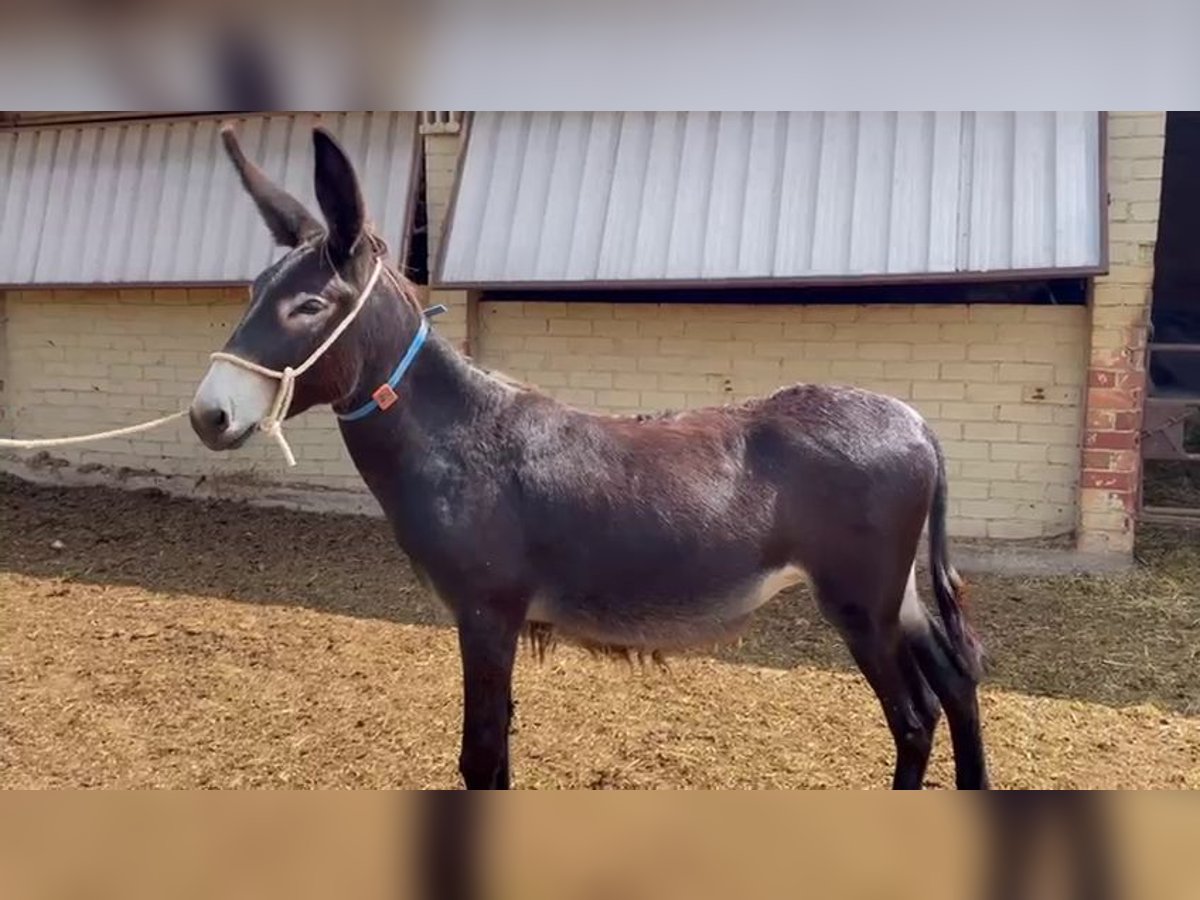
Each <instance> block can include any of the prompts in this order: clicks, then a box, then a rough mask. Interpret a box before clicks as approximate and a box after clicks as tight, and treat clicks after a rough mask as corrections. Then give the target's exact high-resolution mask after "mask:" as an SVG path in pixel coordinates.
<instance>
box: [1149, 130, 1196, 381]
mask: <svg viewBox="0 0 1200 900" xmlns="http://www.w3.org/2000/svg"><path fill="white" fill-rule="evenodd" d="M1198 250H1200V112H1171V113H1167V133H1166V146H1165V149H1164V152H1163V177H1162V197H1161V206H1160V209H1159V217H1158V239H1157V242H1156V244H1155V249H1154V294H1153V297H1154V299H1153V305H1152V306H1151V323H1152V327H1151V334H1150V341H1151V342H1152V343H1154V344H1175V345H1186V344H1191V345H1194V346H1196V347H1200V252H1198ZM1150 383H1151V391H1152V392H1153V393H1155V394H1158V395H1175V396H1192V397H1200V352H1182V351H1172V350H1166V349H1163V350H1155V349H1154V347H1151V348H1150Z"/></svg>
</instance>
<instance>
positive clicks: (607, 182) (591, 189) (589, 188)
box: [567, 113, 621, 281]
mask: <svg viewBox="0 0 1200 900" xmlns="http://www.w3.org/2000/svg"><path fill="white" fill-rule="evenodd" d="M620 139H621V115H620V114H619V113H595V114H593V117H592V123H591V129H590V130H589V132H588V147H587V152H586V154H585V155H584V161H583V175H582V181H581V184H580V188H579V201H578V209H579V218H578V220H577V222H576V224H575V225H574V226H573V227H572V228H571V244H570V251H569V253H568V255H567V278H568V280H571V281H583V280H587V279H592V278H595V277H596V276H597V273H598V272H599V266H600V248H601V247H602V246H603V243H604V225H605V221H606V219H607V215H606V210H607V208H608V198H609V195H610V193H611V192H612V181H613V177H614V175H615V172H616V167H617V152H618V149H619V147H620Z"/></svg>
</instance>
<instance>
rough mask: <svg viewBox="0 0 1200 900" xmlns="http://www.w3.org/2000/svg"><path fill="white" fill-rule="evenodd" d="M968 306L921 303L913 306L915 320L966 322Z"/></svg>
mask: <svg viewBox="0 0 1200 900" xmlns="http://www.w3.org/2000/svg"><path fill="white" fill-rule="evenodd" d="M968 315H969V308H968V307H967V306H942V305H933V304H931V305H928V306H926V305H921V306H914V307H913V321H914V322H939V323H940V322H960V323H961V322H966V321H967V319H968Z"/></svg>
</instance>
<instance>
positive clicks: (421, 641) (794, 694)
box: [0, 477, 1200, 788]
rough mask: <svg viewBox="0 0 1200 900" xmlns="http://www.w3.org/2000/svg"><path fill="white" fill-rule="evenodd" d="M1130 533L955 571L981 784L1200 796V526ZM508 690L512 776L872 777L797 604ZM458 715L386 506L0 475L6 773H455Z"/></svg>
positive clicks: (857, 698)
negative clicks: (1016, 567)
mask: <svg viewBox="0 0 1200 900" xmlns="http://www.w3.org/2000/svg"><path fill="white" fill-rule="evenodd" d="M1143 544H1144V545H1143V547H1142V548H1141V549H1140V551H1139V554H1140V558H1141V562H1142V565H1141V567H1140V568H1139V570H1138V571H1137V572H1135V573H1133V574H1131V575H1127V576H1120V577H1115V578H1114V577H1109V578H1105V579H1100V578H1043V579H1018V578H1012V577H998V576H978V577H974V578H972V579H971V581H972V597H973V610H974V615H975V620H976V623H977V625H978V628H979V631H980V632H981V634H982V635H983V637H984V639H985V641H986V643H987V645H988V648H989V652H990V655H991V673H990V675H989V678H988V682H987V684H986V686H985V689H984V691H983V696H982V704H983V711H984V725H985V739H986V742H987V745H988V750H989V754H990V758H991V764H992V769H993V777H994V780H995V782H996V784H997V785H998V786H1000V787H1029V788H1035V787H1036V788H1083V787H1112V788H1117V787H1120V788H1150V787H1159V788H1200V539H1198V537H1197V535H1196V533H1194V532H1193V533H1192V534H1190V535H1189V534H1188V533H1186V532H1181V533H1172V532H1166V531H1160V532H1153V533H1148V534H1147V535H1146V539H1145V540H1144V542H1143ZM517 697H518V701H517V702H518V705H517V726H516V728H517V730H516V734H515V736H514V742H513V754H514V756H513V760H514V781H515V784H516V786H519V787H530V788H560V787H611V788H689V787H695V788H749V787H755V788H818V787H825V788H865V787H883V786H885V785H886V784H887V783H888V780H889V778H890V770H891V758H892V751H891V741H890V738H889V737H888V734H887V731H886V728H885V726H884V724H883V718H882V715H881V714H880V711H879V709H878V707H877V706H876V703H875V700H874V698H873V696H872V695H871V694H870V692H869V690H868V689H867V688H866V686H865V684H864V683H863V682H862V680H861V678H860V677H859V676H858V675H857V674H856V673H855V672H854V671H853V670H852V668H851V667H850V665H849V658H848V655H847V654H846V652H845V651H844V650H843V649H842V647H841V645H840V644H839V643H838V642H837V640H836V638H835V637H834V635H833V634H832V632H831V631H830V630H829V629H828V628H827V627H826V626H825V625H824V624H823V623H822V622H821V621H820V619H819V616H818V615H817V613H816V611H815V609H814V608H813V606H812V604H811V602H810V601H809V599H808V598H807V595H806V594H805V593H804V592H803V591H793V592H790V593H789V594H787V595H784V596H782V597H780V598H778V599H777V600H776V601H775V602H774V603H772V604H770V605H769V606H768V607H767V608H765V609H764V610H763V612H762V613H761V614H760V616H759V618H758V620H757V622H756V625H755V626H754V628H753V630H752V631H751V632H750V633H749V635H748V636H747V638H746V640H745V641H744V642H743V643H742V644H741V645H740V646H739V647H730V648H727V649H725V650H722V651H720V652H718V653H716V654H715V655H711V656H695V657H689V658H679V659H675V660H672V661H671V663H670V666H669V669H668V670H667V671H665V672H663V671H659V670H658V669H655V668H653V667H647V668H645V669H640V668H636V667H634V668H631V667H629V666H626V665H623V664H620V663H614V662H611V661H606V660H595V659H592V658H591V657H589V656H587V655H586V654H584V653H581V652H578V651H575V650H572V649H569V648H564V649H559V650H557V651H556V652H555V654H554V655H553V656H552V657H551V658H550V659H548V660H547V661H546V662H545V663H544V664H541V665H539V664H538V663H536V662H535V661H534V660H533V659H532V657H531V656H530V655H529V654H523V656H522V659H521V662H520V663H519V666H518V674H517ZM459 709H460V699H459V668H458V659H457V653H456V647H455V641H454V636H453V632H452V631H451V630H450V629H449V628H448V627H447V619H446V616H445V614H444V612H442V611H441V610H440V609H438V608H436V607H435V606H434V605H433V603H432V602H431V601H430V600H429V599H427V598H426V596H425V595H424V593H423V592H422V591H421V590H420V589H419V588H418V587H417V586H416V585H415V584H414V583H413V580H412V577H411V574H410V572H409V570H408V567H407V566H406V564H405V563H404V561H403V559H402V557H401V555H400V554H399V552H398V551H397V550H396V549H395V547H394V546H393V545H392V543H391V540H390V536H389V535H388V532H387V528H386V525H385V524H384V523H382V522H381V521H377V520H373V519H368V518H364V517H347V516H331V515H324V516H321V515H313V514H304V513H296V512H286V511H278V510H261V509H253V508H250V507H245V506H240V505H235V504H229V503H218V502H196V501H187V500H180V499H174V498H170V497H166V496H163V495H161V494H157V493H153V492H150V493H141V494H138V493H132V492H120V491H114V490H107V489H93V488H85V489H79V488H76V489H56V488H45V487H33V486H31V485H28V484H25V483H23V482H19V481H17V480H15V479H11V478H4V477H0V787H4V788H17V787H229V788H237V787H288V786H294V787H370V788H379V787H392V788H418V787H454V786H457V784H458V781H457V776H456V758H457V740H458V729H459ZM948 743H949V741H948V736H947V734H946V732H945V727H944V725H943V726H942V730H941V732H940V733H939V737H938V746H937V749H936V751H935V759H934V764H933V766H932V767H931V770H930V774H929V779H928V783H929V785H930V786H934V787H945V786H948V785H950V784H952V777H951V767H950V756H949V746H948Z"/></svg>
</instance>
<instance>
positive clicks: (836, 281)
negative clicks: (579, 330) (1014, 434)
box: [429, 263, 1108, 291]
mask: <svg viewBox="0 0 1200 900" xmlns="http://www.w3.org/2000/svg"><path fill="white" fill-rule="evenodd" d="M1107 271H1108V266H1107V263H1105V264H1104V265H1095V266H1072V267H1064V268H1041V269H996V270H994V271H989V272H971V271H954V272H913V273H903V274H892V275H886V274H884V275H824V276H821V275H818V276H812V277H805V278H689V279H675V280H666V279H664V280H659V281H654V280H637V281H635V280H629V281H613V280H607V281H601V280H594V281H511V282H509V281H494V282H442V281H431V283H430V285H429V287H430V289H432V290H496V291H541V290H560V291H562V290H570V291H590V290H595V291H619V290H622V289H628V290H657V289H662V290H668V289H670V288H709V289H713V288H753V287H776V288H784V287H832V286H838V285H841V286H865V285H889V284H899V285H903V284H936V283H940V282H952V281H958V282H991V281H1029V280H1041V279H1052V278H1091V277H1094V276H1097V275H1104V274H1106V273H1107Z"/></svg>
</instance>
